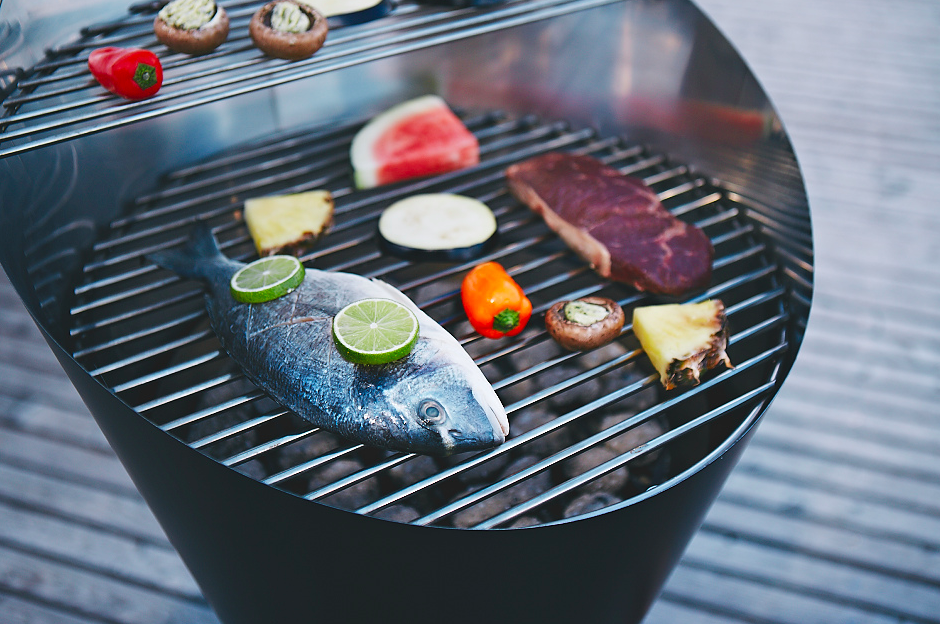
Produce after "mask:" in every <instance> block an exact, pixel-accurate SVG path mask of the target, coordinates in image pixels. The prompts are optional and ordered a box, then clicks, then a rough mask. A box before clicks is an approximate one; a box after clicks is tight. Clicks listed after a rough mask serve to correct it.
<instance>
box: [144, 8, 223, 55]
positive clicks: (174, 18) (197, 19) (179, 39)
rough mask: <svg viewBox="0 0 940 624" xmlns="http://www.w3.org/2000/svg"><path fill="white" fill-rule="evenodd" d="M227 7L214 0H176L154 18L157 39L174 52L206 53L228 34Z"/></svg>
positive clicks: (154, 30)
mask: <svg viewBox="0 0 940 624" xmlns="http://www.w3.org/2000/svg"><path fill="white" fill-rule="evenodd" d="M228 30H229V21H228V14H227V13H226V12H225V9H223V8H222V7H220V6H218V5H217V4H216V3H215V2H214V1H213V0H173V1H172V2H170V3H168V4H167V5H166V6H164V7H163V8H162V9H160V12H159V13H158V14H157V17H156V18H155V19H154V20H153V32H154V34H155V35H156V36H157V40H158V41H159V42H160V43H162V44H163V45H165V46H166V47H168V48H170V49H171V50H173V51H174V52H181V53H184V54H196V55H198V54H207V53H209V52H212V51H213V50H215V49H216V48H217V47H219V46H220V45H221V44H222V42H223V41H225V39H226V38H227V37H228Z"/></svg>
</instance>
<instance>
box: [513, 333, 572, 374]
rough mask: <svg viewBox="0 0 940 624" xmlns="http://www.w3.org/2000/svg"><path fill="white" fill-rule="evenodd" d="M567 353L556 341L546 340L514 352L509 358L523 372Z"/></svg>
mask: <svg viewBox="0 0 940 624" xmlns="http://www.w3.org/2000/svg"><path fill="white" fill-rule="evenodd" d="M566 353H567V351H565V350H564V349H562V348H561V347H560V346H559V345H558V343H557V342H555V341H554V340H545V341H543V342H539V343H537V344H534V345H531V346H528V347H526V348H525V349H522V350H520V351H516V352H514V353H513V354H512V355H510V356H509V361H510V362H511V363H512V365H513V366H514V367H515V369H516V370H517V371H519V372H521V371H524V370H528V369H530V368H532V367H533V366H538V365H539V364H542V363H544V362H547V361H549V360H551V359H554V358H557V357H558V356H560V355H565V354H566Z"/></svg>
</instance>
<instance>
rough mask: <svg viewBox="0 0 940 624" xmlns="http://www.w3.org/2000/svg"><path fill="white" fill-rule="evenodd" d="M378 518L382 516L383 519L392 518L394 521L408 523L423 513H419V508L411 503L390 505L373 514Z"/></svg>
mask: <svg viewBox="0 0 940 624" xmlns="http://www.w3.org/2000/svg"><path fill="white" fill-rule="evenodd" d="M372 515H373V516H375V517H376V518H382V519H383V520H391V521H392V522H402V523H406V524H407V523H408V522H412V521H413V520H417V519H418V518H420V517H421V514H420V513H418V510H417V509H415V508H414V507H411V506H410V505H389V506H388V507H385V508H384V509H380V510H379V511H377V512H375V513H374V514H372Z"/></svg>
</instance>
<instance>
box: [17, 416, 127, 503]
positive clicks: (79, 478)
mask: <svg viewBox="0 0 940 624" xmlns="http://www.w3.org/2000/svg"><path fill="white" fill-rule="evenodd" d="M0 462H3V463H6V464H9V465H12V466H18V467H22V468H27V469H29V470H33V471H35V472H38V473H40V474H46V475H51V476H55V477H57V478H62V479H70V480H73V481H75V482H77V483H82V484H86V485H94V486H95V487H98V488H99V489H106V490H114V491H118V492H125V493H128V494H135V493H136V492H137V489H136V488H135V487H134V483H133V482H132V481H131V479H130V477H129V476H128V475H127V472H126V471H125V470H124V467H123V466H122V465H121V463H120V462H119V461H118V459H117V457H115V456H114V455H113V454H105V453H100V452H96V451H89V450H88V449H83V448H79V447H76V446H73V445H69V444H62V443H61V442H56V441H50V440H46V439H44V438H41V437H37V436H34V435H30V434H26V433H21V432H19V431H14V430H10V429H3V428H0Z"/></svg>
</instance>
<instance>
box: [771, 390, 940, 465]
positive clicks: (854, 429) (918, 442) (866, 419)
mask: <svg viewBox="0 0 940 624" xmlns="http://www.w3.org/2000/svg"><path fill="white" fill-rule="evenodd" d="M786 406H787V409H785V410H779V411H777V412H776V413H775V416H776V419H777V421H778V422H783V423H787V424H789V425H793V426H796V427H799V428H800V429H802V430H803V431H805V432H806V433H807V434H808V435H811V434H812V433H813V432H815V431H822V432H825V433H830V434H838V435H842V436H844V437H845V438H846V442H847V443H851V442H852V440H854V439H859V440H866V441H869V442H876V443H880V444H882V445H883V446H884V447H885V448H886V450H887V451H889V452H895V453H905V452H907V451H908V450H911V449H913V450H916V451H920V452H925V453H940V431H938V430H937V429H936V428H934V427H930V426H929V423H926V422H917V421H914V422H912V421H904V420H900V419H893V418H886V417H885V416H884V415H883V414H872V413H870V412H865V411H861V410H856V409H851V408H849V409H846V408H844V407H842V406H840V405H826V404H822V405H820V403H819V401H818V400H812V399H806V398H804V397H802V396H799V395H796V396H791V397H790V398H788V400H787V404H786Z"/></svg>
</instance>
